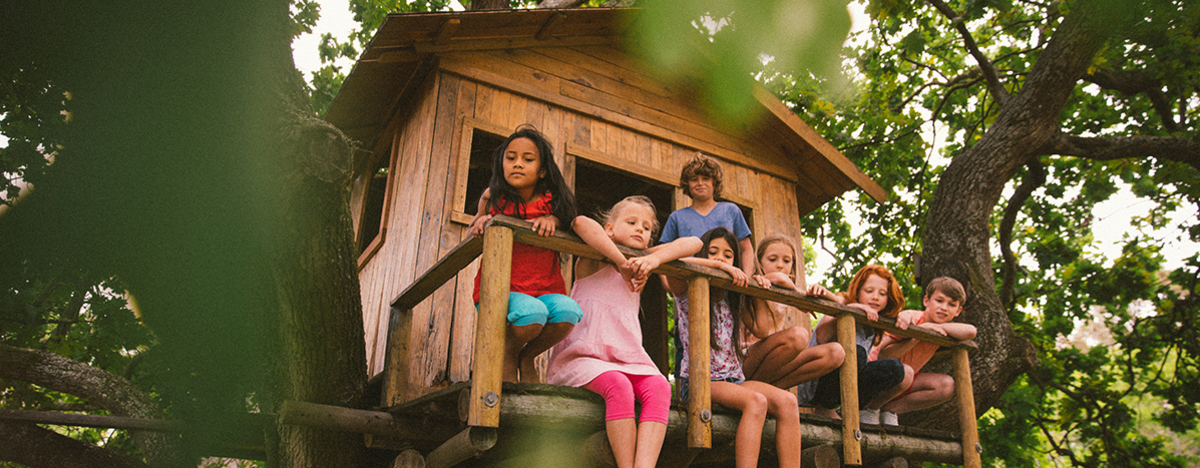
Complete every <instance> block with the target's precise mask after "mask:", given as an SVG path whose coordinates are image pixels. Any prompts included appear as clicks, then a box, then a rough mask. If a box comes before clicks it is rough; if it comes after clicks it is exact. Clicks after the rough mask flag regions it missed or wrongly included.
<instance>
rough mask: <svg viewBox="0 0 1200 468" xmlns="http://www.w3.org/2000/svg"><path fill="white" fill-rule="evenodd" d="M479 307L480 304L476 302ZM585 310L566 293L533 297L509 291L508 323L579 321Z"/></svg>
mask: <svg viewBox="0 0 1200 468" xmlns="http://www.w3.org/2000/svg"><path fill="white" fill-rule="evenodd" d="M475 308H476V309H478V308H479V304H475ZM582 318H583V310H582V309H580V308H579V304H578V303H576V302H575V300H574V299H571V297H570V296H567V295H564V294H543V295H541V296H538V297H533V296H530V295H528V294H525V293H519V292H510V293H508V323H509V324H511V325H514V326H518V327H523V326H526V325H545V324H547V323H570V324H571V325H574V324H577V323H579V320H580V319H582Z"/></svg>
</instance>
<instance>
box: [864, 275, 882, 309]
mask: <svg viewBox="0 0 1200 468" xmlns="http://www.w3.org/2000/svg"><path fill="white" fill-rule="evenodd" d="M887 290H888V281H887V280H885V279H883V278H882V277H880V276H879V275H871V276H869V277H867V280H866V281H864V282H863V286H862V288H861V289H859V290H858V298H857V299H858V303H859V304H865V305H867V306H870V307H871V308H872V309H875V311H876V312H878V311H881V310H883V308H884V306H887V301H888V298H887Z"/></svg>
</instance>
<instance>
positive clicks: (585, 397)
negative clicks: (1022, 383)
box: [367, 216, 980, 468]
mask: <svg viewBox="0 0 1200 468" xmlns="http://www.w3.org/2000/svg"><path fill="white" fill-rule="evenodd" d="M512 242H522V243H526V244H530V245H536V246H539V247H544V248H548V249H552V250H556V251H559V252H563V253H567V254H572V255H578V256H585V257H589V258H597V257H598V256H599V254H598V253H597V252H595V251H594V250H592V249H591V248H590V247H588V246H587V245H586V244H583V243H582V242H581V241H580V240H579V239H578V238H575V237H574V236H570V235H566V234H562V233H561V232H560V233H558V234H555V235H554V236H550V237H542V236H538V235H536V234H535V233H533V232H532V230H531V229H530V226H529V223H527V222H523V221H519V220H515V219H513V218H509V217H506V216H498V217H496V218H493V219H492V221H491V222H490V223H489V226H488V227H487V229H486V230H485V235H484V237H483V239H482V240H481V239H478V238H472V239H468V240H466V241H464V242H463V243H462V244H460V245H459V246H458V247H456V248H454V249H453V250H452V251H450V252H449V253H448V254H447V255H446V256H444V257H443V258H442V259H441V260H439V261H438V262H437V264H435V265H434V266H433V267H432V268H431V269H430V270H429V271H427V272H425V273H423V274H422V275H421V276H420V277H418V278H417V279H416V281H414V282H413V283H412V284H410V285H409V287H408V288H407V289H405V290H404V291H403V292H401V293H400V294H399V295H398V296H397V297H396V299H395V300H393V301H392V313H393V316H392V324H391V333H390V336H389V339H388V342H389V348H388V371H387V375H386V376H385V378H384V389H383V398H382V406H383V407H384V408H387V411H388V412H389V413H390V414H391V415H393V417H395V418H396V421H405V422H406V423H396V422H393V423H392V424H397V425H399V424H416V425H421V426H423V427H426V428H427V429H425V430H410V429H408V428H406V429H405V430H404V431H402V432H404V433H405V434H407V435H406V436H405V437H401V438H395V437H391V438H389V437H388V435H387V433H386V432H380V433H378V434H375V435H370V436H368V439H367V443H368V445H370V446H372V447H377V448H389V449H395V450H403V452H402V455H401V457H400V458H398V459H397V462H396V464H395V466H397V467H399V466H429V467H445V466H455V465H458V464H460V463H467V464H469V465H472V464H479V465H481V466H482V465H486V466H507V465H508V464H510V463H511V464H513V466H555V465H559V466H586V465H593V466H604V465H606V463H604V461H607V460H611V453H610V451H609V449H608V444H607V438H606V437H605V435H604V430H603V429H604V426H603V425H604V423H603V421H604V410H603V402H602V401H601V400H600V398H599V397H598V396H597V395H595V394H592V393H591V392H589V391H587V390H582V389H577V388H568V387H557V386H551V385H516V384H512V383H502V382H501V381H500V359H499V350H500V349H502V348H501V347H502V346H503V340H504V313H503V312H504V311H505V310H507V298H508V293H507V292H508V283H507V279H508V277H509V269H510V268H511V264H510V258H511V257H510V251H511V248H512ZM623 250H624V251H625V252H626V255H640V254H641V253H640V252H637V251H633V250H629V249H623ZM480 256H482V257H483V258H484V259H485V264H484V265H485V267H484V270H483V273H482V287H481V291H480V302H479V318H478V320H477V321H476V333H475V350H474V360H473V361H474V362H473V364H472V374H471V379H470V381H468V382H460V383H456V384H452V385H450V386H449V387H445V388H419V387H414V385H413V382H411V381H410V379H409V378H408V370H407V369H408V366H409V364H410V356H411V351H412V350H414V349H418V347H417V346H416V345H415V344H413V343H409V342H408V340H407V337H409V336H410V333H409V331H410V329H411V327H412V320H411V311H412V309H413V307H415V306H416V305H417V304H419V303H421V302H422V301H425V300H426V298H428V297H429V296H430V294H432V292H433V291H435V290H437V288H438V287H440V286H441V285H442V284H444V283H445V282H446V281H447V280H449V279H450V278H452V277H453V276H454V275H455V274H456V273H457V272H458V271H459V270H460V269H462V268H463V267H464V266H465V265H467V264H468V263H470V262H471V261H473V260H474V259H475V258H477V257H480ZM655 272H656V273H660V274H665V275H668V276H674V277H678V278H687V280H688V281H689V282H691V283H693V284H692V287H691V288H689V300H691V301H693V303H694V304H707V300H708V297H707V293H708V289H709V288H708V286H709V285H710V284H711V285H712V286H715V287H719V288H723V289H727V290H731V291H735V292H738V293H742V294H747V295H751V296H755V297H760V298H763V299H767V300H771V301H776V302H781V303H785V304H788V305H791V306H794V307H798V308H801V309H804V310H813V311H817V312H820V313H823V314H826V315H832V316H835V317H837V325H838V342H839V343H841V344H842V346H843V347H844V348H845V349H846V350H847V355H850V356H852V355H853V349H854V346H855V344H854V326H855V323H864V324H867V325H869V326H872V327H875V328H878V329H880V330H883V331H889V332H893V333H896V334H899V335H902V336H908V337H912V338H918V339H921V340H923V341H928V342H931V343H935V344H938V345H941V346H945V347H947V348H949V349H950V352H951V353H952V354H953V361H954V378H955V381H956V382H957V383H958V385H956V401H957V406H958V409H959V413H960V419H959V422H960V427H961V428H962V432H961V433H946V432H936V431H928V430H922V429H916V428H900V427H881V426H863V425H860V423H859V414H858V410H857V408H858V402H857V392H858V390H857V380H858V379H857V367H856V366H853V365H849V366H847V365H843V366H842V368H841V371H840V379H841V387H842V389H841V390H842V392H841V393H842V395H841V396H842V403H843V408H845V409H844V410H843V413H842V416H843V418H842V419H841V420H838V421H834V420H830V419H827V418H822V417H818V416H814V415H808V414H803V413H802V414H801V416H802V422H803V424H804V429H803V431H802V438H803V444H804V446H805V447H806V451H807V452H809V453H810V454H812V453H813V451H814V450H824V451H825V452H826V453H829V452H832V453H834V454H836V455H837V456H836V457H835V458H836V464H834V465H832V466H837V465H840V464H843V463H844V464H846V465H864V464H867V465H873V464H877V463H880V462H883V461H886V460H888V459H891V458H892V457H897V456H903V457H905V458H907V459H914V460H923V461H936V462H943V463H952V464H962V465H964V466H966V467H968V468H976V467H979V466H980V459H979V447H978V434H977V433H976V432H975V431H976V428H975V407H974V398H973V396H972V389H971V383H970V382H971V376H970V367H969V361H968V358H967V353H968V351H969V350H971V349H974V348H975V345H974V343H972V342H958V341H955V340H952V339H948V338H946V337H943V336H941V335H938V334H935V333H932V332H930V331H928V330H925V329H923V328H921V327H919V326H913V327H910V328H908V329H906V330H900V329H898V328H896V327H895V325H894V323H893V322H892V321H891V320H890V319H886V318H881V319H880V320H879V321H874V322H871V321H868V320H867V319H866V316H865V314H864V313H863V312H862V311H861V310H858V309H854V308H848V307H845V306H842V305H840V304H836V303H834V302H831V301H828V300H824V299H821V298H813V297H808V296H805V295H802V294H799V293H797V292H795V291H790V290H784V289H780V288H775V287H773V288H771V289H763V288H759V287H757V286H755V285H752V286H748V287H738V286H734V285H733V284H732V281H731V280H730V278H729V277H728V276H726V275H724V273H722V272H719V271H717V270H712V269H708V268H704V267H698V266H694V265H689V264H684V263H682V262H678V261H676V262H670V263H667V264H664V265H662V266H660V267H659V268H658V269H656V270H655ZM691 296H696V297H691ZM701 296H702V297H701ZM697 311H699V312H697ZM706 311H707V307H699V308H693V310H692V316H691V317H690V326H692V327H693V328H695V330H693V333H692V336H695V337H697V338H698V342H697V343H695V344H694V348H695V349H707V348H708V345H707V343H704V342H703V341H706V340H704V339H703V338H707V336H708V334H707V333H705V332H704V331H705V330H707V327H708V326H709V325H708V314H707V312H706ZM707 354H708V353H702V354H698V355H696V356H689V357H688V359H689V367H690V368H692V369H696V370H697V371H700V370H704V369H707V364H708V356H707ZM851 362H853V361H851ZM705 372H706V371H705ZM689 385H690V387H689V393H690V394H691V395H693V398H692V399H691V400H690V401H688V402H687V403H686V404H678V403H676V404H674V405H673V407H672V412H671V416H670V420H669V421H670V422H669V424H668V429H667V436H666V440H665V441H664V446H663V457H662V458H661V459H660V466H688V465H690V464H706V463H721V462H723V461H726V460H728V459H729V458H730V457H732V455H733V450H732V441H733V438H734V434H735V432H736V428H737V421H738V419H739V418H738V417H737V415H736V414H732V413H731V412H729V411H726V410H724V409H722V408H721V407H719V406H714V405H713V404H712V402H711V400H710V397H709V395H710V393H709V382H708V381H707V380H705V379H692V380H690V381H689ZM435 434H436V435H435ZM763 437H764V439H765V440H764V441H763V447H764V448H765V449H764V450H766V451H771V450H772V448H773V447H774V443H773V442H774V422H773V421H770V420H768V423H767V427H766V428H765V429H764V433H763ZM964 446H965V447H967V448H968V450H963V448H964ZM404 460H411V461H412V463H407V462H405V461H404ZM762 460H763V461H764V462H766V461H767V460H775V457H774V456H773V455H771V456H764V457H763V458H762ZM825 461H826V464H828V461H829V458H828V457H825ZM581 462H587V463H584V464H582V465H581ZM821 465H822V464H821V463H817V464H815V465H808V466H821Z"/></svg>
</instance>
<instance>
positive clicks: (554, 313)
mask: <svg viewBox="0 0 1200 468" xmlns="http://www.w3.org/2000/svg"><path fill="white" fill-rule="evenodd" d="M538 300H539V301H541V302H542V303H543V304H545V307H546V314H547V317H546V322H547V323H570V324H572V325H574V324H577V323H579V321H580V320H582V319H583V309H580V308H579V303H578V302H575V300H574V299H571V297H570V296H565V295H562V294H546V295H543V296H540V297H538Z"/></svg>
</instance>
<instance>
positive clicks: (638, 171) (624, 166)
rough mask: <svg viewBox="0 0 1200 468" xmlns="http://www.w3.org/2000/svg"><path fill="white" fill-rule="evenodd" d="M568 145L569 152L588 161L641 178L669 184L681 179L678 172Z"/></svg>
mask: <svg viewBox="0 0 1200 468" xmlns="http://www.w3.org/2000/svg"><path fill="white" fill-rule="evenodd" d="M566 146H567V154H573V155H575V156H579V157H582V158H583V159H586V160H588V161H592V162H595V163H599V164H602V165H605V166H608V167H609V168H612V169H617V170H619V171H622V172H625V173H627V174H629V175H631V176H634V177H637V178H639V179H645V180H649V181H653V182H660V183H664V184H668V185H675V183H676V182H677V181H678V180H679V176H678V175H677V174H672V173H670V172H666V171H661V170H658V169H656V168H654V167H653V166H649V165H645V164H642V163H640V162H638V161H633V160H630V159H626V158H623V157H618V156H613V155H611V154H609V153H605V152H602V151H597V150H595V149H592V148H589V147H586V146H580V145H577V144H572V143H567V145H566Z"/></svg>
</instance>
